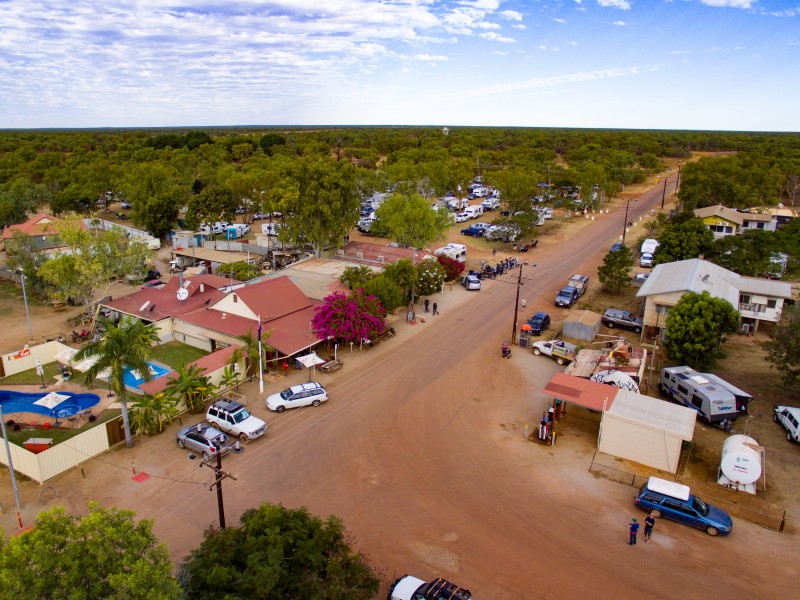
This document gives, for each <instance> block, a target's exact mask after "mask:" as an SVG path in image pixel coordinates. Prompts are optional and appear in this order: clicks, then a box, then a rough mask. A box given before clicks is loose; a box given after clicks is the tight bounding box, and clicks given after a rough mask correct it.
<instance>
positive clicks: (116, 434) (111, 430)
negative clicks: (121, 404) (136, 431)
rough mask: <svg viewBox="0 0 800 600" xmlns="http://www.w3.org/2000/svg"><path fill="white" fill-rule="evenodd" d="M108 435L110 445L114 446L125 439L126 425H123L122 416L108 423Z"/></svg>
mask: <svg viewBox="0 0 800 600" xmlns="http://www.w3.org/2000/svg"><path fill="white" fill-rule="evenodd" d="M106 435H108V445H109V447H114V446H116V445H117V444H119V443H122V442H124V441H125V427H123V425H122V417H116V418H115V419H111V420H110V421H108V422H107V423H106Z"/></svg>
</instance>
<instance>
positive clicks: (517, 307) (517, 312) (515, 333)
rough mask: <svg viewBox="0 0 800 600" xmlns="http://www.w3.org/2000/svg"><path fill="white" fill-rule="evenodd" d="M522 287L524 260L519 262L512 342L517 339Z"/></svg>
mask: <svg viewBox="0 0 800 600" xmlns="http://www.w3.org/2000/svg"><path fill="white" fill-rule="evenodd" d="M521 287H522V262H520V263H519V275H518V276H517V299H516V301H515V302H514V325H513V329H512V330H511V343H512V344H513V343H514V342H516V341H517V318H518V317H519V288H521Z"/></svg>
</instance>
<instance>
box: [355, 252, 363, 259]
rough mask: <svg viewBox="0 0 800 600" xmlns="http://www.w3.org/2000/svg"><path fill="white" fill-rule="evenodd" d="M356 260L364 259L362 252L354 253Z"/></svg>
mask: <svg viewBox="0 0 800 600" xmlns="http://www.w3.org/2000/svg"><path fill="white" fill-rule="evenodd" d="M356 258H357V259H359V260H361V259H362V258H364V253H363V252H356Z"/></svg>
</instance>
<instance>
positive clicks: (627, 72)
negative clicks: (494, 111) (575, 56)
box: [472, 66, 658, 94]
mask: <svg viewBox="0 0 800 600" xmlns="http://www.w3.org/2000/svg"><path fill="white" fill-rule="evenodd" d="M654 71H658V67H656V66H644V67H620V68H613V69H599V70H597V71H580V72H578V73H567V74H565V75H554V76H553V77H537V78H534V79H526V80H524V81H516V82H511V83H507V84H501V83H497V82H495V83H493V84H492V85H491V86H488V87H486V88H484V89H481V88H478V89H473V90H472V93H473V94H475V93H481V92H483V93H486V94H505V93H508V92H514V91H519V90H527V89H536V88H549V87H555V86H561V85H567V84H571V83H582V82H587V81H594V80H598V79H616V78H619V77H630V76H634V75H640V74H642V73H647V72H654Z"/></svg>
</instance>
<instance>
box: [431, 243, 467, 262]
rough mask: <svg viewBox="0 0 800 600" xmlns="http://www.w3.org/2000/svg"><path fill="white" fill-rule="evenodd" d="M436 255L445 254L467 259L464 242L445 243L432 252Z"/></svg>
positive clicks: (461, 259) (454, 258)
mask: <svg viewBox="0 0 800 600" xmlns="http://www.w3.org/2000/svg"><path fill="white" fill-rule="evenodd" d="M433 253H434V254H435V255H436V256H446V257H447V258H452V259H453V260H459V261H461V262H464V261H465V260H466V259H467V247H466V246H465V245H464V244H447V246H443V247H442V248H437V249H436V250H434V252H433Z"/></svg>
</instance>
